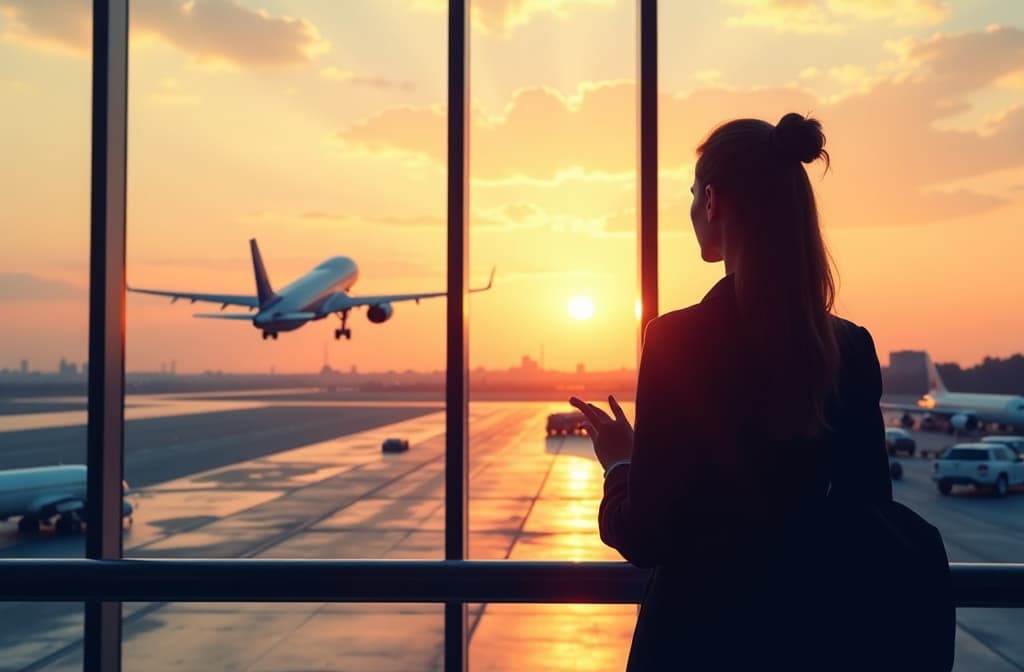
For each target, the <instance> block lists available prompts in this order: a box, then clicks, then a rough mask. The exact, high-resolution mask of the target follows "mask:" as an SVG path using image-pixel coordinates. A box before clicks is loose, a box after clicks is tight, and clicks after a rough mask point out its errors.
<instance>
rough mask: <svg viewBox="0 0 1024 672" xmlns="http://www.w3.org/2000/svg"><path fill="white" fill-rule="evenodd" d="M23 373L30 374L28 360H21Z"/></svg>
mask: <svg viewBox="0 0 1024 672" xmlns="http://www.w3.org/2000/svg"><path fill="white" fill-rule="evenodd" d="M21 372H22V373H28V360H27V359H23V360H21Z"/></svg>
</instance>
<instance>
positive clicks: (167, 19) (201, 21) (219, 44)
mask: <svg viewBox="0 0 1024 672" xmlns="http://www.w3.org/2000/svg"><path fill="white" fill-rule="evenodd" d="M0 16H3V19H4V22H3V32H2V33H0V37H2V38H3V39H4V40H5V41H9V42H18V43H22V44H28V45H31V46H34V47H40V48H56V49H61V50H66V51H72V52H75V53H80V54H86V53H88V50H89V48H90V45H91V43H92V3H89V2H83V0H42V1H40V0H0ZM131 30H132V33H133V36H134V37H136V38H137V37H144V38H152V39H156V40H159V41H162V42H166V43H168V44H171V45H173V46H174V47H176V48H178V49H181V50H182V51H184V52H186V53H188V54H190V55H191V56H192V57H193V58H194V59H195V60H196V61H197V62H199V63H202V64H229V65H232V66H241V67H272V66H288V65H301V64H303V63H307V62H309V61H310V60H311V58H312V56H313V55H314V54H315V53H317V52H320V51H323V50H325V49H327V48H329V45H328V44H327V42H326V41H324V40H323V38H321V36H320V33H319V32H318V31H317V29H316V27H315V26H313V24H311V23H310V22H309V21H306V20H305V19H297V18H290V17H283V16H271V15H270V14H268V13H267V12H265V11H262V10H253V9H249V8H248V7H245V6H244V5H242V4H241V3H240V2H238V0H187V1H185V0H133V2H132V13H131Z"/></svg>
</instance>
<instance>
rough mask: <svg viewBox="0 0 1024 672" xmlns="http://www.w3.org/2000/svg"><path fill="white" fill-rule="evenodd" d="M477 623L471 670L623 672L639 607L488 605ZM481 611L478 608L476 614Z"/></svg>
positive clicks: (492, 671) (473, 622)
mask: <svg viewBox="0 0 1024 672" xmlns="http://www.w3.org/2000/svg"><path fill="white" fill-rule="evenodd" d="M482 606H483V609H482V610H479V612H478V613H479V615H478V617H477V618H476V619H474V620H471V621H470V622H471V623H472V624H473V636H472V638H471V639H470V641H469V668H470V669H471V670H488V671H489V672H504V671H508V672H513V671H515V670H552V672H555V671H558V670H574V671H580V672H584V671H587V670H594V671H595V672H596V671H598V670H622V669H625V667H626V657H627V655H628V654H629V642H630V640H631V638H632V636H633V625H634V623H635V622H636V613H637V608H636V606H634V605H631V604H486V605H482ZM474 613H477V610H474Z"/></svg>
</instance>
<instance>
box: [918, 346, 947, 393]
mask: <svg viewBox="0 0 1024 672" xmlns="http://www.w3.org/2000/svg"><path fill="white" fill-rule="evenodd" d="M924 359H925V363H926V365H927V367H928V392H929V394H931V393H935V392H948V390H947V389H946V384H945V383H943V382H942V377H941V376H940V375H939V369H938V368H937V367H936V366H935V362H933V361H932V356H931V355H929V354H928V353H927V352H926V353H924Z"/></svg>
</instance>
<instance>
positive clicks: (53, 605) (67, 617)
mask: <svg viewBox="0 0 1024 672" xmlns="http://www.w3.org/2000/svg"><path fill="white" fill-rule="evenodd" d="M84 613H85V610H84V608H83V606H82V604H81V603H80V602H3V603H0V624H3V628H2V629H0V653H2V660H3V663H2V665H0V669H4V670H53V669H60V667H61V666H60V661H62V660H75V661H78V669H79V670H80V669H82V663H81V660H82V633H83V629H82V628H83V623H84Z"/></svg>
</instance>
